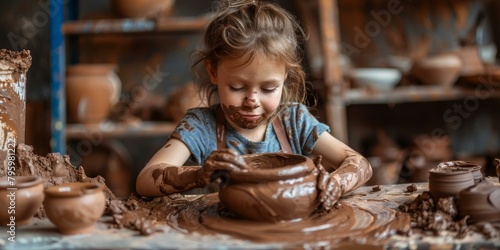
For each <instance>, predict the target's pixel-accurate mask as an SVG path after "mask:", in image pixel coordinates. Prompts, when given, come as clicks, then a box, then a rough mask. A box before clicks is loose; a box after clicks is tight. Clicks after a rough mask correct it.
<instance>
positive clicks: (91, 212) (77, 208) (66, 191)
mask: <svg viewBox="0 0 500 250" xmlns="http://www.w3.org/2000/svg"><path fill="white" fill-rule="evenodd" d="M43 204H44V206H45V212H46V213H47V217H48V218H49V220H50V221H51V222H52V223H54V225H56V226H57V228H58V229H59V232H61V233H62V234H68V235H70V234H84V233H90V232H92V231H93V230H94V225H95V223H96V222H97V221H98V220H99V218H101V216H102V214H103V213H104V208H105V198H104V193H103V186H101V185H98V184H94V183H83V182H71V183H64V184H61V185H57V186H52V187H48V188H46V189H45V201H44V203H43Z"/></svg>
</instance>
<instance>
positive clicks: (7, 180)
mask: <svg viewBox="0 0 500 250" xmlns="http://www.w3.org/2000/svg"><path fill="white" fill-rule="evenodd" d="M14 180H15V184H13V185H11V181H14ZM11 189H14V190H11ZM43 197H44V195H43V179H42V178H41V177H38V176H15V177H2V178H0V207H1V209H0V223H1V224H0V225H2V226H8V227H10V226H24V225H29V224H31V220H32V218H33V215H34V214H35V213H36V212H37V211H38V209H39V208H40V205H42V202H43ZM11 216H14V217H15V220H14V222H12V221H11Z"/></svg>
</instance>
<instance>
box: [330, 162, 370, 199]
mask: <svg viewBox="0 0 500 250" xmlns="http://www.w3.org/2000/svg"><path fill="white" fill-rule="evenodd" d="M330 176H331V177H332V178H335V179H336V180H337V181H338V183H339V184H340V187H341V191H342V194H346V193H348V192H350V191H352V190H354V189H356V188H358V187H361V186H362V185H364V184H365V183H366V182H367V181H368V180H369V179H370V178H371V177H372V167H371V165H370V163H369V162H368V160H367V159H366V158H365V157H363V156H361V155H360V154H358V153H355V152H351V153H350V154H349V156H347V157H346V158H345V159H344V160H343V161H342V163H341V164H340V167H339V168H338V169H336V170H335V171H333V172H332V173H331V174H330Z"/></svg>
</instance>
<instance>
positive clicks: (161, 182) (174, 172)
mask: <svg viewBox="0 0 500 250" xmlns="http://www.w3.org/2000/svg"><path fill="white" fill-rule="evenodd" d="M167 145H169V144H168V143H167ZM174 146H175V144H170V146H168V147H164V148H163V149H162V150H163V151H162V150H160V151H159V152H158V153H157V154H156V155H155V156H154V157H153V159H152V160H151V161H150V162H149V163H148V165H146V167H145V168H144V169H143V170H142V171H141V173H140V174H139V176H138V177H137V182H136V190H137V193H138V194H139V195H142V196H162V195H168V194H173V193H178V192H182V191H185V190H189V189H193V188H200V187H204V186H205V185H207V184H208V183H210V182H211V181H214V179H215V178H218V175H217V174H218V171H226V172H231V171H238V170H240V169H244V168H246V167H247V165H246V163H245V160H244V159H243V157H242V156H241V155H240V154H238V153H237V152H236V151H234V150H232V149H224V150H216V151H214V152H212V153H211V154H210V156H209V157H208V158H207V160H206V161H205V162H204V163H203V165H202V166H175V165H173V164H171V163H165V161H168V160H169V158H165V157H164V156H165V155H168V151H167V150H168V149H170V148H171V147H174ZM161 152H163V154H162V153H161ZM158 154H160V156H158Z"/></svg>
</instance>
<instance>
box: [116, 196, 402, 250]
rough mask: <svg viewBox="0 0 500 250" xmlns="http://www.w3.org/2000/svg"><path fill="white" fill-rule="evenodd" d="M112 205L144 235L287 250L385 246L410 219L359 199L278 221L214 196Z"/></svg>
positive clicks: (121, 219) (125, 222)
mask: <svg viewBox="0 0 500 250" xmlns="http://www.w3.org/2000/svg"><path fill="white" fill-rule="evenodd" d="M113 204H114V205H113V206H112V207H113V209H116V211H117V213H116V216H114V218H115V221H116V225H118V226H119V227H122V226H123V227H127V228H136V229H138V230H140V231H141V232H143V231H144V232H143V234H148V233H151V232H154V231H156V230H157V229H156V227H155V226H154V225H156V226H159V225H164V224H167V225H169V226H170V227H172V228H174V229H176V230H178V231H180V232H185V233H200V234H206V235H216V234H224V235H231V236H233V237H236V238H240V239H246V240H251V241H256V242H262V243H266V242H268V243H272V242H283V243H286V244H287V245H289V246H291V247H293V246H297V247H299V246H300V247H303V246H310V247H321V246H335V245H336V244H340V243H342V242H345V241H349V240H353V241H359V242H370V243H371V244H383V243H384V242H386V241H387V240H388V237H390V236H391V235H393V234H396V233H402V234H405V233H406V232H405V230H409V229H410V228H409V225H410V224H409V223H410V217H409V216H408V215H404V214H402V213H400V212H398V211H396V210H393V209H387V208H386V207H384V206H383V205H382V204H381V203H377V202H368V201H366V200H365V199H364V197H363V196H357V197H351V198H350V199H349V200H342V201H340V203H339V204H338V206H337V207H336V208H335V209H332V210H330V211H329V212H321V213H313V214H312V215H311V216H308V217H307V218H304V219H302V220H295V221H287V222H280V223H274V222H265V221H254V220H245V219H242V218H240V217H238V216H236V215H235V214H233V213H231V212H230V211H229V210H227V209H226V208H225V207H224V206H223V205H222V204H221V203H220V201H219V197H218V195H217V194H216V193H213V194H207V195H204V196H201V197H198V196H196V197H189V196H182V195H170V196H165V197H161V198H155V199H151V200H145V199H142V198H140V197H137V196H135V195H132V196H130V197H129V199H128V200H126V201H123V202H121V201H119V202H118V201H117V202H114V203H113ZM166 204H169V205H166ZM148 230H149V231H148Z"/></svg>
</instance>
